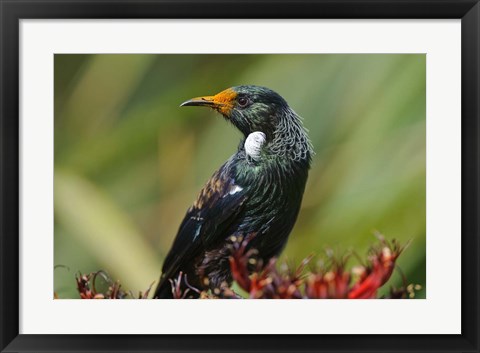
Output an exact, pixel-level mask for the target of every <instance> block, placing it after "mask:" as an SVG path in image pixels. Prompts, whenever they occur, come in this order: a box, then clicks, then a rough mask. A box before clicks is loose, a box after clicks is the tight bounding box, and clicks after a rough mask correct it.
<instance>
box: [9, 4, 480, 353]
mask: <svg viewBox="0 0 480 353" xmlns="http://www.w3.org/2000/svg"><path fill="white" fill-rule="evenodd" d="M0 12H1V30H2V34H1V36H2V37H1V42H0V46H1V47H0V49H1V84H2V86H1V95H0V106H1V118H0V136H1V145H0V146H1V147H0V153H1V160H0V181H1V191H0V192H1V203H0V207H1V212H0V225H1V237H0V251H1V261H0V266H1V268H0V286H1V291H0V296H1V298H0V299H1V300H0V325H1V327H0V349H1V352H27V351H28V352H127V351H132V352H146V351H148V352H190V351H192V352H197V351H198V352H200V351H201V352H207V351H208V352H222V351H225V352H234V351H235V352H267V351H268V352H273V351H277V352H337V351H338V352H340V351H341V352H371V351H382V352H439V351H442V352H479V331H480V329H479V310H478V309H479V301H480V299H479V298H480V296H479V294H480V293H479V283H480V281H479V267H480V266H479V254H480V251H479V250H480V249H479V228H478V224H479V221H478V220H479V217H478V202H479V198H478V191H479V188H478V185H479V173H478V169H479V162H478V158H479V140H478V133H479V132H478V131H479V130H478V129H479V124H478V122H479V99H480V96H479V83H480V80H479V54H480V52H479V49H480V37H479V34H480V33H479V30H480V27H479V26H480V22H479V17H480V5H479V3H478V1H477V0H336V1H331V0H311V1H306V0H301V1H295V0H258V1H254V0H246V1H239V0H233V1H228V0H204V1H192V0H186V1H183V0H177V1H173V0H170V1H168V0H167V1H162V0H139V1H136V0H126V1H122V0H112V1H107V0H99V1H88V0H30V1H28V0H27V1H18V0H0ZM25 18H29V19H33V18H38V19H57V18H61V19H76V18H102V19H116V18H144V19H147V18H224V19H233V18H251V19H253V18H299V19H307V18H347V19H350V18H371V19H377V18H378V19H380V18H383V19H396V18H407V19H408V18H411V19H414V18H424V19H434V18H441V19H447V18H454V19H461V30H462V34H461V46H462V49H461V50H462V53H461V55H462V61H461V63H462V68H461V75H462V86H461V87H462V101H461V102H462V109H461V114H462V134H461V135H462V158H461V162H462V179H461V180H462V195H461V197H462V218H461V220H462V260H461V261H462V262H461V266H462V278H461V280H462V287H461V291H462V309H461V316H462V321H461V324H462V333H461V334H460V335H278V336H277V335H243V336H238V335H23V334H19V142H20V141H19V20H21V19H25ZM445 261H448V259H446V260H445ZM445 290H449V288H448V281H447V283H446V287H445ZM226 319H227V320H228V318H226ZM319 320H321V318H319Z"/></svg>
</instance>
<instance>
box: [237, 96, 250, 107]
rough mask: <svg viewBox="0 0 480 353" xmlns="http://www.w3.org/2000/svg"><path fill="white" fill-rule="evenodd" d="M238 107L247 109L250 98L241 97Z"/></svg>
mask: <svg viewBox="0 0 480 353" xmlns="http://www.w3.org/2000/svg"><path fill="white" fill-rule="evenodd" d="M238 105H239V106H240V107H242V108H244V107H246V106H247V105H248V98H247V97H244V96H242V97H239V98H238Z"/></svg>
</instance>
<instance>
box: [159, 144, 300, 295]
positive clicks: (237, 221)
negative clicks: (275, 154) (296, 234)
mask: <svg viewBox="0 0 480 353" xmlns="http://www.w3.org/2000/svg"><path fill="white" fill-rule="evenodd" d="M307 174H308V165H307V164H306V163H301V162H294V161H292V162H291V163H289V165H279V162H278V161H275V160H271V161H264V163H252V161H249V160H248V159H247V158H246V156H245V151H243V150H239V151H238V152H237V153H236V154H235V155H234V156H232V157H231V158H230V159H229V160H228V161H227V162H226V163H225V164H224V165H223V166H222V167H221V168H220V169H219V170H218V171H217V172H215V173H214V175H213V176H212V178H210V180H209V181H208V183H207V184H206V185H205V187H204V188H203V189H202V191H201V192H200V194H199V196H198V198H197V200H196V201H195V203H194V204H193V205H192V207H190V208H189V210H188V211H187V214H186V215H185V218H184V220H183V222H182V224H181V225H180V228H179V231H178V233H177V236H176V238H175V240H174V243H173V246H172V248H171V250H170V252H169V254H168V255H167V257H166V260H165V262H164V265H163V269H162V278H161V283H160V285H159V286H158V287H157V291H156V293H155V297H159V298H170V297H171V296H172V292H171V286H170V282H169V281H168V279H171V278H176V277H177V276H178V274H179V272H180V271H182V272H183V273H184V274H186V275H187V281H188V282H189V284H191V285H192V286H194V287H196V288H200V289H202V288H204V283H202V281H201V278H208V287H210V288H218V287H220V286H223V285H225V283H226V284H227V285H228V284H230V282H231V277H230V269H229V262H228V256H229V249H228V239H229V238H230V237H231V236H232V235H235V236H238V235H240V236H246V235H249V234H255V236H254V238H253V239H252V241H251V244H250V246H252V247H254V248H256V249H257V250H258V252H259V254H260V256H261V258H263V259H264V261H267V260H268V259H269V258H271V257H273V256H276V255H278V254H279V253H280V251H281V250H282V249H283V247H284V246H285V244H286V241H287V238H288V235H289V233H290V232H291V230H292V228H293V225H294V223H295V220H296V218H297V215H298V211H299V209H300V204H301V200H302V195H303V190H304V187H305V183H306V180H307Z"/></svg>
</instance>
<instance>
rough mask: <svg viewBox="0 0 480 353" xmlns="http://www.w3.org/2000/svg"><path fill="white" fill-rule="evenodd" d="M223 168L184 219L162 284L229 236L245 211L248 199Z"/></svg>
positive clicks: (163, 274) (168, 256)
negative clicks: (238, 218)
mask: <svg viewBox="0 0 480 353" xmlns="http://www.w3.org/2000/svg"><path fill="white" fill-rule="evenodd" d="M225 168H226V167H225V166H223V167H222V168H221V169H220V170H218V171H217V172H216V173H215V174H214V175H213V176H212V177H211V178H210V180H209V181H208V182H207V184H206V185H205V186H204V188H203V189H202V191H201V192H200V194H199V196H198V198H197V200H196V201H195V203H194V204H193V206H192V207H190V208H189V209H188V211H187V214H186V215H185V218H184V219H183V221H182V223H181V225H180V227H179V230H178V233H177V236H176V238H175V240H174V242H173V245H172V248H171V250H170V252H169V253H168V255H167V257H166V259H165V262H164V264H163V268H162V278H161V281H160V284H159V286H158V287H159V288H160V287H161V286H162V283H163V282H165V281H167V280H168V279H169V278H171V277H172V276H175V275H176V273H178V272H179V271H181V270H182V269H183V268H184V267H187V266H188V264H189V262H191V261H193V260H194V258H195V257H196V256H198V255H199V254H200V252H201V250H202V249H205V248H206V247H208V246H209V245H210V244H213V243H215V242H217V241H220V240H222V239H219V237H225V238H226V237H227V236H228V235H229V234H225V231H227V229H228V227H229V226H230V225H231V224H232V222H233V221H234V220H235V218H236V215H238V213H239V212H240V210H241V209H242V205H243V204H244V202H245V200H246V198H247V196H246V193H245V191H244V190H243V188H242V187H241V186H239V185H237V184H236V183H235V180H234V179H233V178H231V177H230V176H229V175H228V174H229V173H228V172H226V170H225Z"/></svg>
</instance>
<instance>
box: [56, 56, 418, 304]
mask: <svg viewBox="0 0 480 353" xmlns="http://www.w3.org/2000/svg"><path fill="white" fill-rule="evenodd" d="M53 62H54V67H53V71H54V77H53V80H54V102H53V105H54V195H53V199H54V244H53V246H54V258H53V259H51V260H49V261H51V262H52V275H53V279H54V280H53V284H54V288H52V296H53V298H55V299H59V300H60V299H427V298H428V296H427V285H426V284H427V276H426V258H427V251H426V248H427V247H426V241H427V239H426V131H427V130H426V99H427V98H426V85H427V79H426V55H425V54H336V53H332V54H300V53H299V54H95V53H92V54H61V53H58V54H55V55H54V60H53Z"/></svg>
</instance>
